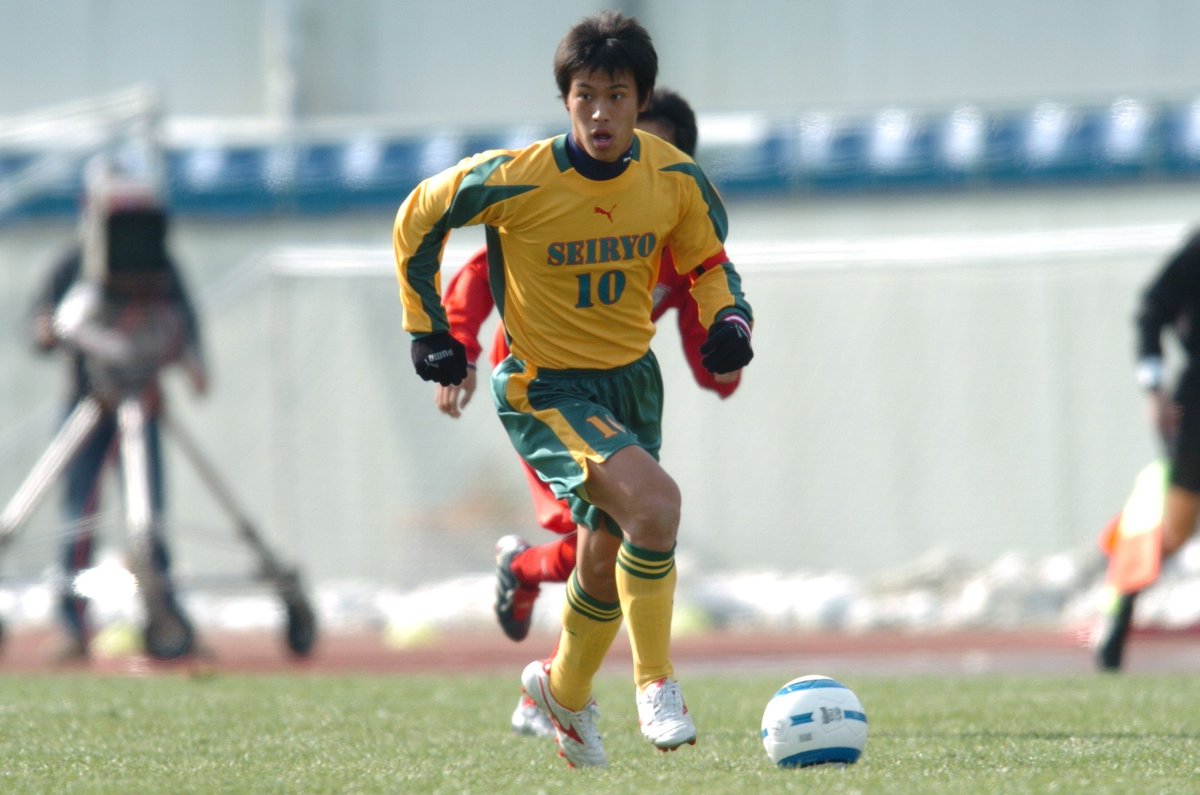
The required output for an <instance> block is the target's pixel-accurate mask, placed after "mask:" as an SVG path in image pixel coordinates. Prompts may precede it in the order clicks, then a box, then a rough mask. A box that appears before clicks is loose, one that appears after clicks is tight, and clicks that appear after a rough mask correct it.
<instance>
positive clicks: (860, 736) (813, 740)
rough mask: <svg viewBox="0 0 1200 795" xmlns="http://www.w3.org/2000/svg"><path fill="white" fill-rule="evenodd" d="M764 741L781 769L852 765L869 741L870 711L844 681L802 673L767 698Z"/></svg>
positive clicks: (763, 726) (768, 753) (765, 746)
mask: <svg viewBox="0 0 1200 795" xmlns="http://www.w3.org/2000/svg"><path fill="white" fill-rule="evenodd" d="M762 741H763V747H764V748H766V749H767V756H769V757H771V761H772V762H774V763H775V764H777V765H779V766H780V767H808V766H809V765H823V764H829V763H831V762H832V763H840V764H853V763H854V762H857V761H858V757H859V756H861V755H862V752H863V748H864V747H865V746H866V744H867V713H866V711H865V710H864V709H863V706H862V703H861V702H860V701H859V700H858V696H856V695H854V692H853V691H851V690H850V688H848V687H846V686H845V685H843V684H842V683H841V682H838V681H835V680H833V679H830V678H829V677H828V676H801V677H800V678H798V679H793V680H792V681H790V682H788V683H787V684H786V685H784V686H783V687H781V688H780V689H779V691H778V692H777V693H776V694H775V695H773V696H771V700H770V701H768V702H767V708H766V710H765V711H764V712H763V719H762Z"/></svg>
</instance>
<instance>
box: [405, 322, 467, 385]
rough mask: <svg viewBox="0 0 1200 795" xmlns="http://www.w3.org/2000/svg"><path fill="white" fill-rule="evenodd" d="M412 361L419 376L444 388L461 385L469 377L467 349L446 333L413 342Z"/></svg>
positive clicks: (437, 333) (436, 332)
mask: <svg viewBox="0 0 1200 795" xmlns="http://www.w3.org/2000/svg"><path fill="white" fill-rule="evenodd" d="M412 360H413V367H415V368H416V370H417V375H419V376H421V378H423V379H425V380H426V381H437V382H438V383H439V384H441V385H442V386H451V385H453V384H461V383H462V381H463V379H464V378H466V377H467V349H466V348H465V347H463V344H462V343H461V342H459V341H458V340H456V339H454V337H452V336H450V334H449V332H446V331H435V332H434V333H433V334H427V335H425V336H424V337H419V338H417V339H415V340H413V342H412Z"/></svg>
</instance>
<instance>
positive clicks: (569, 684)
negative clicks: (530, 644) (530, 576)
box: [550, 572, 621, 711]
mask: <svg viewBox="0 0 1200 795" xmlns="http://www.w3.org/2000/svg"><path fill="white" fill-rule="evenodd" d="M620 628H621V605H620V604H616V603H612V602H601V601H599V600H597V599H593V598H592V597H590V596H588V595H587V594H586V593H584V592H583V589H582V588H580V587H579V583H578V582H576V581H575V572H571V576H570V577H569V578H568V579H567V598H566V602H565V603H564V605H563V617H562V635H561V636H560V637H559V641H558V651H556V652H555V653H554V660H553V661H552V662H551V664H550V692H551V694H552V695H553V696H554V698H555V700H557V701H558V703H560V704H562V705H563V706H564V707H566V708H567V709H569V710H573V711H579V710H581V709H583V708H584V707H586V706H587V704H588V701H590V700H591V698H592V679H593V678H594V677H595V676H596V672H597V671H599V670H600V664H601V663H602V662H604V657H605V655H607V654H608V649H609V647H610V646H612V642H613V639H614V638H616V637H617V630H619V629H620Z"/></svg>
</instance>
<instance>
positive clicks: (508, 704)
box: [0, 674, 1200, 795]
mask: <svg viewBox="0 0 1200 795" xmlns="http://www.w3.org/2000/svg"><path fill="white" fill-rule="evenodd" d="M786 678H787V677H783V678H782V679H781V678H780V677H779V676H770V677H765V676H762V675H757V674H755V675H730V676H727V677H714V676H707V677H687V679H686V681H685V682H684V685H685V692H686V694H687V697H688V701H689V705H690V706H691V709H692V712H693V715H694V716H695V718H696V723H697V726H698V728H699V731H700V741H699V743H698V744H697V745H696V746H695V747H694V748H687V747H685V748H683V749H681V750H680V751H678V752H675V753H672V754H661V753H659V752H657V751H655V750H654V749H652V748H651V747H650V746H649V745H648V744H646V743H645V742H644V741H643V740H642V739H641V738H640V735H639V734H638V731H637V727H636V718H635V712H634V708H633V699H632V695H631V685H630V684H629V683H628V682H627V681H626V680H625V679H624V678H623V677H622V678H620V679H617V678H613V677H605V678H603V679H602V680H601V681H600V682H599V683H598V686H597V697H598V699H599V700H600V704H601V707H602V720H601V723H600V728H601V731H602V733H603V735H604V738H605V745H606V748H607V750H608V755H609V760H610V767H609V768H608V769H607V770H585V771H572V770H568V769H567V768H566V766H565V764H564V763H563V762H562V761H561V760H560V759H558V758H557V757H556V756H555V753H554V749H553V745H552V743H550V742H548V741H542V740H533V739H529V738H520V737H515V736H513V735H512V734H511V733H510V732H509V730H508V723H507V721H508V715H509V712H510V710H511V709H512V706H513V705H514V703H515V701H516V690H515V688H514V681H515V677H503V678H496V677H480V678H465V677H453V678H451V677H447V678H428V677H413V678H400V677H344V676H339V677H332V676H330V677H324V676H314V677H284V676H269V677H268V676H261V677H254V676H216V677H212V678H208V679H192V678H186V677H182V676H180V677H176V676H161V677H151V678H144V679H139V678H98V677H88V676H59V677H11V676H10V677H3V678H0V753H2V756H0V760H2V761H0V792H5V793H38V795H42V794H43V793H51V792H54V793H209V792H214V793H217V792H219V793H308V792H312V793H409V792H411V793H488V795H501V794H502V793H521V794H522V795H530V794H531V793H541V792H568V791H569V792H576V793H593V792H594V793H635V792H636V793H673V794H674V793H682V794H683V795H688V794H689V793H704V795H714V794H715V793H739V794H740V795H751V794H752V793H772V792H821V793H850V792H860V793H889V795H890V794H892V793H910V792H911V793H956V794H959V793H972V794H974V793H1005V795H1011V794H1012V793H1027V792H1028V793H1033V792H1038V793H1041V792H1047V793H1049V792H1054V793H1089V795H1095V794H1096V793H1122V794H1123V795H1127V794H1128V793H1151V792H1153V793H1185V792H1187V793H1194V792H1196V791H1197V787H1198V786H1200V784H1198V781H1200V778H1198V774H1200V678H1192V677H1183V676H1125V677H1116V676H1099V675H1096V676H1083V677H1075V678H1067V677H1062V678H1050V677H1022V676H1010V677H996V676H971V677H954V678H939V677H919V678H886V677H861V678H854V677H840V678H841V680H842V681H843V682H845V683H846V684H848V685H850V686H851V687H852V688H853V689H854V690H855V692H856V693H858V695H859V697H860V698H861V699H862V701H863V704H864V706H865V707H866V710H867V714H868V716H869V720H870V732H871V733H870V740H869V742H868V744H867V749H866V752H865V754H864V755H863V758H862V760H861V761H860V762H859V763H858V764H857V765H854V766H851V767H846V768H828V769H824V768H808V769H803V770H779V769H776V768H774V767H773V766H772V765H771V764H770V762H769V761H768V760H767V758H766V755H765V753H764V752H763V749H762V746H761V744H760V743H759V739H758V732H759V721H760V718H761V716H762V710H763V707H764V706H765V704H766V701H767V699H768V698H769V697H770V695H771V693H772V692H774V690H775V689H776V688H777V687H778V686H779V685H781V684H782V683H783V681H784V680H785V679H786Z"/></svg>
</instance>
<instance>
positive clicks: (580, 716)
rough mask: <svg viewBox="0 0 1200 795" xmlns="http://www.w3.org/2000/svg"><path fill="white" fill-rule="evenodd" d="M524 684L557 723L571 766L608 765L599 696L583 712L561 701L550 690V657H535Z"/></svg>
mask: <svg viewBox="0 0 1200 795" xmlns="http://www.w3.org/2000/svg"><path fill="white" fill-rule="evenodd" d="M521 685H522V686H523V687H524V688H525V692H526V693H527V694H529V697H530V698H531V699H533V702H534V703H535V704H537V705H538V709H540V710H541V711H542V712H543V713H544V714H545V715H546V716H547V717H548V718H549V719H550V721H551V723H553V724H554V734H555V737H556V739H557V740H558V750H559V753H560V755H561V756H562V757H563V758H564V759H566V760H567V764H568V765H570V766H571V767H607V766H608V757H607V756H606V755H605V753H604V744H603V743H602V742H601V741H600V734H599V733H598V732H597V731H596V721H597V720H598V719H599V717H600V708H599V707H597V706H596V699H592V700H591V701H589V702H588V704H587V706H586V707H584V708H583V709H581V710H580V711H579V712H572V711H571V710H569V709H567V708H566V707H564V706H563V705H562V704H559V703H558V701H556V700H555V698H554V696H552V695H551V694H550V661H549V660H534V661H533V662H531V663H529V665H526V666H525V670H524V671H523V672H522V673H521Z"/></svg>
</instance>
